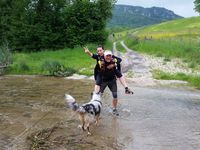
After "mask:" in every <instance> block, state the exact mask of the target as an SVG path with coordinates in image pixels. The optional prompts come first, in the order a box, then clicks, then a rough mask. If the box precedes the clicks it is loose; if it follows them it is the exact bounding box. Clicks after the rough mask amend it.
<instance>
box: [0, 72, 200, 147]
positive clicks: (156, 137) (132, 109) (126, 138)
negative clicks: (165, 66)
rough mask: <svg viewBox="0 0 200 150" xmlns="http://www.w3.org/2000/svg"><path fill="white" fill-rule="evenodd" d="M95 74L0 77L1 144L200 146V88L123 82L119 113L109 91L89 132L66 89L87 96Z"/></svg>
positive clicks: (84, 99) (82, 98)
mask: <svg viewBox="0 0 200 150" xmlns="http://www.w3.org/2000/svg"><path fill="white" fill-rule="evenodd" d="M93 84H94V83H93V81H90V80H84V81H83V80H66V79H63V78H51V77H34V76H32V77H26V76H23V77H14V76H12V77H8V76H7V77H0V149H3V150H4V149H13V150H18V149H19V150H26V149H48V150H51V149H52V150H64V149H66V150H71V149H72V150H77V149H83V150H88V149H89V150H90V149H91V150H94V149H105V150H116V149H117V150H118V149H119V150H122V149H127V150H133V149H136V150H146V149H152V150H160V149H162V150H173V149H174V150H183V149H187V150H197V149H199V148H200V92H199V91H188V90H184V89H182V90H179V89H174V88H173V89H172V88H163V87H162V88H158V87H151V88H150V87H148V88H147V87H146V88H145V87H134V85H132V86H131V87H132V88H133V89H134V91H135V94H134V95H133V96H130V95H124V93H123V89H122V87H121V86H119V113H120V116H119V117H113V116H112V115H111V113H110V111H111V96H110V94H109V92H107V93H105V94H104V97H103V105H104V106H103V111H102V119H101V123H100V125H99V126H98V127H93V128H92V130H91V131H92V133H93V135H92V136H87V134H86V133H83V132H82V131H81V130H79V129H78V128H77V126H78V124H79V121H78V116H77V115H76V114H75V113H73V112H72V111H71V110H69V109H68V108H67V107H66V103H65V101H64V97H63V94H64V93H69V94H71V95H73V96H74V97H75V98H76V99H77V101H78V102H79V103H84V102H87V101H88V99H89V97H90V96H89V95H90V92H91V91H92V89H93Z"/></svg>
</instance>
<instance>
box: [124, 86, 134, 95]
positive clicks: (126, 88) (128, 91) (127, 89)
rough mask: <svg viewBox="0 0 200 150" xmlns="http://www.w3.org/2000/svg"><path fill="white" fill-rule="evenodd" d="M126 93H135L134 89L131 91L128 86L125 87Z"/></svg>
mask: <svg viewBox="0 0 200 150" xmlns="http://www.w3.org/2000/svg"><path fill="white" fill-rule="evenodd" d="M125 93H126V94H133V91H131V90H130V89H129V88H128V87H125Z"/></svg>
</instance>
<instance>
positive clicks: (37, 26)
mask: <svg viewBox="0 0 200 150" xmlns="http://www.w3.org/2000/svg"><path fill="white" fill-rule="evenodd" d="M113 4H114V1H113V0H17V1H16V0H9V1H8V0H1V1H0V10H1V14H3V15H1V16H0V20H1V22H0V34H1V36H2V38H4V39H6V40H7V41H8V42H9V45H10V46H11V49H13V50H17V51H21V50H26V51H38V50H44V49H58V48H63V47H74V46H77V45H84V44H87V43H103V42H105V40H106V38H107V33H106V31H105V27H106V22H107V20H108V19H109V18H110V17H111V16H112V13H111V12H112V6H113ZM1 41H2V40H1Z"/></svg>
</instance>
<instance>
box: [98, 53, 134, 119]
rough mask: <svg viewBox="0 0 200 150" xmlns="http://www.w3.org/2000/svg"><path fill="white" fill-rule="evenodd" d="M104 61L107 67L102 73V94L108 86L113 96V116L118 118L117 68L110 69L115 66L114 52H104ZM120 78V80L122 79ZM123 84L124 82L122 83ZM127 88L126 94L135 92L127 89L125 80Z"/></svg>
mask: <svg viewBox="0 0 200 150" xmlns="http://www.w3.org/2000/svg"><path fill="white" fill-rule="evenodd" d="M104 60H105V65H104V71H103V73H102V83H101V86H100V92H101V93H104V90H105V88H106V87H107V86H108V88H109V89H110V91H111V92H112V96H113V101H112V104H113V114H114V115H116V116H118V115H119V113H118V111H117V101H118V100H117V82H116V68H115V67H113V68H110V67H109V66H110V65H112V64H113V57H112V52H111V51H109V50H106V51H105V52H104ZM120 78H121V79H122V81H123V80H124V78H123V76H122V74H121V77H120ZM120 78H119V79H120ZM122 83H123V82H122ZM122 85H124V87H125V93H127V94H133V92H132V91H131V90H130V89H129V88H128V87H127V85H126V82H125V80H124V83H123V84H122Z"/></svg>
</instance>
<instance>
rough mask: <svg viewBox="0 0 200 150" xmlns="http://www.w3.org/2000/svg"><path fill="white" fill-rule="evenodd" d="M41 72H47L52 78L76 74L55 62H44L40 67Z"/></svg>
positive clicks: (73, 70) (71, 69)
mask: <svg viewBox="0 0 200 150" xmlns="http://www.w3.org/2000/svg"><path fill="white" fill-rule="evenodd" d="M42 70H43V71H47V72H48V73H49V75H52V76H70V75H72V74H74V73H75V72H77V71H76V70H75V69H73V68H70V67H64V65H62V64H60V63H59V62H58V61H55V60H47V61H45V62H44V63H43V65H42Z"/></svg>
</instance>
